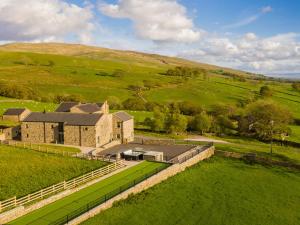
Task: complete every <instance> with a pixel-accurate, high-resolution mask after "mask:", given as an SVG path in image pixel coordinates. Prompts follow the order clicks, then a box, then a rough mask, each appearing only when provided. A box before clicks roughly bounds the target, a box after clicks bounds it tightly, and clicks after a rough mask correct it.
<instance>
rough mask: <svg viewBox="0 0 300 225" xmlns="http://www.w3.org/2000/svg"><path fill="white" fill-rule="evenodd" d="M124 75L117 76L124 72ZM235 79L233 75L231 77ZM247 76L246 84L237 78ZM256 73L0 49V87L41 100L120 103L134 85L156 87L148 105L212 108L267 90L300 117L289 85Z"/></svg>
mask: <svg viewBox="0 0 300 225" xmlns="http://www.w3.org/2000/svg"><path fill="white" fill-rule="evenodd" d="M176 66H182V67H191V68H199V69H204V70H206V71H207V74H208V78H207V79H204V77H202V76H199V77H196V78H193V79H188V80H183V79H180V78H178V77H173V76H166V75H165V74H164V73H165V72H166V71H167V70H168V69H170V68H174V67H176ZM120 71H121V75H120V76H119V75H116V74H118V73H120ZM228 74H230V75H234V76H228ZM237 77H238V78H239V77H243V79H237ZM256 78H257V77H256V76H255V75H253V74H249V73H246V72H243V71H237V70H232V69H227V68H221V67H218V66H213V65H207V64H201V63H196V62H191V61H188V60H184V59H179V58H174V57H166V56H160V55H153V54H145V53H138V52H132V51H119V50H111V49H106V48H98V47H89V46H84V45H71V44H58V43H49V44H25V43H15V44H8V45H2V46H0V82H2V83H6V84H15V85H21V86H24V87H28V88H31V89H32V90H33V91H34V93H36V96H37V100H39V99H42V98H46V99H52V98H53V97H54V96H55V95H57V94H77V95H80V96H82V98H83V100H85V101H102V100H104V99H106V98H107V97H109V96H116V97H118V98H119V99H120V100H125V99H127V98H130V97H133V96H134V95H135V92H134V91H132V90H130V88H128V87H129V86H130V85H143V83H145V82H148V83H149V82H150V83H151V84H152V87H151V88H148V89H146V90H144V91H143V93H142V96H143V98H144V99H145V100H146V101H156V102H170V101H184V100H187V101H193V102H194V103H196V104H199V105H202V106H204V107H206V108H209V107H210V106H211V105H212V104H215V103H218V102H222V103H226V104H239V103H241V102H243V101H247V99H249V98H251V97H253V96H255V95H257V94H258V91H259V89H260V87H261V86H263V85H266V84H267V85H269V86H270V87H271V88H272V89H273V91H274V95H273V97H272V99H273V100H274V101H276V102H278V103H280V104H283V105H285V106H286V107H288V108H289V109H290V110H291V111H292V112H293V114H294V116H295V117H296V118H300V107H299V106H300V93H299V92H296V91H294V90H293V89H292V88H291V85H290V84H289V83H286V82H284V83H280V82H277V81H271V80H258V79H256Z"/></svg>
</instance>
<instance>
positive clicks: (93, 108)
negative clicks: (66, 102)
mask: <svg viewBox="0 0 300 225" xmlns="http://www.w3.org/2000/svg"><path fill="white" fill-rule="evenodd" d="M75 107H76V108H78V109H80V110H81V111H83V112H85V113H94V112H98V111H100V110H101V108H100V107H99V105H98V104H96V103H86V104H81V105H77V106H75Z"/></svg>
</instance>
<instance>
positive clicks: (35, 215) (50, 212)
mask: <svg viewBox="0 0 300 225" xmlns="http://www.w3.org/2000/svg"><path fill="white" fill-rule="evenodd" d="M162 166H166V164H162V163H155V162H142V163H141V164H139V165H137V166H134V167H131V168H129V169H127V170H125V171H122V172H120V173H118V174H116V175H113V176H111V177H109V178H107V179H105V180H103V181H100V182H98V183H96V184H94V185H92V186H89V187H87V188H85V189H82V190H80V191H78V192H76V193H74V194H72V195H70V196H67V197H65V198H63V199H61V200H58V201H56V202H54V203H52V204H50V205H47V206H45V207H43V208H41V209H38V210H36V211H34V212H32V213H29V214H28V215H25V216H23V217H21V218H19V219H17V220H15V221H13V222H11V223H9V224H13V225H18V224H20V225H23V224H28V223H30V224H37V225H43V224H49V223H50V222H51V221H55V220H57V219H60V218H61V217H64V216H67V215H68V214H69V213H71V212H73V211H75V210H78V209H80V208H81V207H83V206H86V205H87V204H88V203H90V202H91V201H94V200H96V199H97V198H100V197H102V196H104V195H105V194H107V193H109V192H111V191H113V190H115V189H117V188H119V187H121V186H122V185H124V184H127V183H129V182H131V181H134V180H135V179H137V178H139V177H140V176H143V175H145V174H147V173H149V172H151V171H153V170H155V169H157V168H160V167H162Z"/></svg>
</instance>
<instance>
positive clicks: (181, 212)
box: [82, 157, 300, 225]
mask: <svg viewBox="0 0 300 225" xmlns="http://www.w3.org/2000/svg"><path fill="white" fill-rule="evenodd" d="M299 202H300V174H299V173H297V172H290V171H288V170H285V169H283V168H279V167H273V168H266V167H263V166H261V165H248V164H245V163H244V162H242V161H239V160H231V159H224V158H219V157H213V158H211V159H209V160H206V161H203V162H200V163H199V164H197V165H195V166H193V167H192V168H190V169H187V170H185V171H184V172H182V173H180V174H178V175H176V176H175V177H171V178H169V179H168V180H166V181H164V182H163V183H161V184H158V185H156V186H154V187H152V188H151V189H148V190H146V191H144V192H142V193H140V194H137V195H134V196H131V197H130V198H128V199H126V200H122V201H120V202H118V203H116V204H114V206H113V207H112V208H110V209H108V210H106V211H104V212H102V213H100V214H98V215H97V216H95V217H93V218H91V219H89V220H87V221H86V222H83V223H82V224H83V225H112V224H118V225H131V224H139V225H149V224H163V225H173V224H177V225H187V224H197V225H241V224H243V225H262V224H267V225H282V224H285V225H296V224H299V223H300V214H299Z"/></svg>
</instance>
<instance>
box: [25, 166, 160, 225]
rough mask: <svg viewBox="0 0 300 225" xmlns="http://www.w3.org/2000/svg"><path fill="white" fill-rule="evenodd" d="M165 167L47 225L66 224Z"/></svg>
mask: <svg viewBox="0 0 300 225" xmlns="http://www.w3.org/2000/svg"><path fill="white" fill-rule="evenodd" d="M165 168H166V165H163V166H161V167H159V168H156V169H154V170H152V171H151V172H149V173H147V174H145V175H142V176H140V177H138V178H137V179H135V180H133V181H131V182H128V183H127V184H124V185H122V186H120V187H118V188H116V189H114V190H112V191H110V192H108V193H106V194H105V195H103V196H101V197H99V198H97V199H95V200H93V201H90V202H89V203H87V204H86V205H85V206H83V207H81V208H78V209H76V210H74V211H73V212H71V213H69V214H68V215H66V216H63V217H61V218H60V219H57V220H55V221H53V222H51V223H49V225H63V224H67V223H68V222H69V221H71V220H73V219H75V218H77V217H78V216H80V215H82V214H84V213H86V212H88V211H90V210H91V209H93V208H95V207H96V206H99V205H101V204H102V203H104V202H106V201H108V200H109V199H111V198H113V197H115V196H116V195H118V194H120V193H122V192H124V191H126V190H128V189H129V188H131V187H133V186H135V185H136V184H138V183H140V182H142V181H144V180H146V179H148V178H149V177H151V176H153V175H155V174H157V173H159V172H160V171H162V170H164V169H165ZM35 222H36V221H33V222H32V223H30V224H34V223H35Z"/></svg>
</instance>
